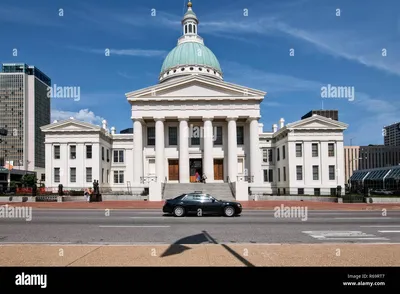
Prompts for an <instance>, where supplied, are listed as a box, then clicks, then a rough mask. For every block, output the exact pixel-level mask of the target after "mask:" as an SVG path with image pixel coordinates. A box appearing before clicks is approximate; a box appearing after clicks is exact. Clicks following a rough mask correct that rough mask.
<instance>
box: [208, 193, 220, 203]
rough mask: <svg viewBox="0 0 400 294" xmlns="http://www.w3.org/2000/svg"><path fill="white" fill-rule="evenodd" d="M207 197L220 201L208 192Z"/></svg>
mask: <svg viewBox="0 0 400 294" xmlns="http://www.w3.org/2000/svg"><path fill="white" fill-rule="evenodd" d="M207 197H210V200H213V199H214V200H215V201H219V200H218V199H217V198H215V197H214V196H211V195H210V194H207Z"/></svg>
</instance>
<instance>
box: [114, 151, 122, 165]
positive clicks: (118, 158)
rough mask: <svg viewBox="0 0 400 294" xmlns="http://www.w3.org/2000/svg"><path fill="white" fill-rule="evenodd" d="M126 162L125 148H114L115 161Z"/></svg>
mask: <svg viewBox="0 0 400 294" xmlns="http://www.w3.org/2000/svg"><path fill="white" fill-rule="evenodd" d="M123 162H124V150H114V163H123Z"/></svg>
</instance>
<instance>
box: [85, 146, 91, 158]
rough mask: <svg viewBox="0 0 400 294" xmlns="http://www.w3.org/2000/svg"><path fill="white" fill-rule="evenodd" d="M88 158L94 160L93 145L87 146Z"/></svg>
mask: <svg viewBox="0 0 400 294" xmlns="http://www.w3.org/2000/svg"><path fill="white" fill-rule="evenodd" d="M86 158H87V159H91V158H92V145H86Z"/></svg>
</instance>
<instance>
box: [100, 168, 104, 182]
mask: <svg viewBox="0 0 400 294" xmlns="http://www.w3.org/2000/svg"><path fill="white" fill-rule="evenodd" d="M101 182H102V183H104V168H102V169H101Z"/></svg>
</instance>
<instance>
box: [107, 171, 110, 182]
mask: <svg viewBox="0 0 400 294" xmlns="http://www.w3.org/2000/svg"><path fill="white" fill-rule="evenodd" d="M109 182H110V171H109V170H107V183H109Z"/></svg>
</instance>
